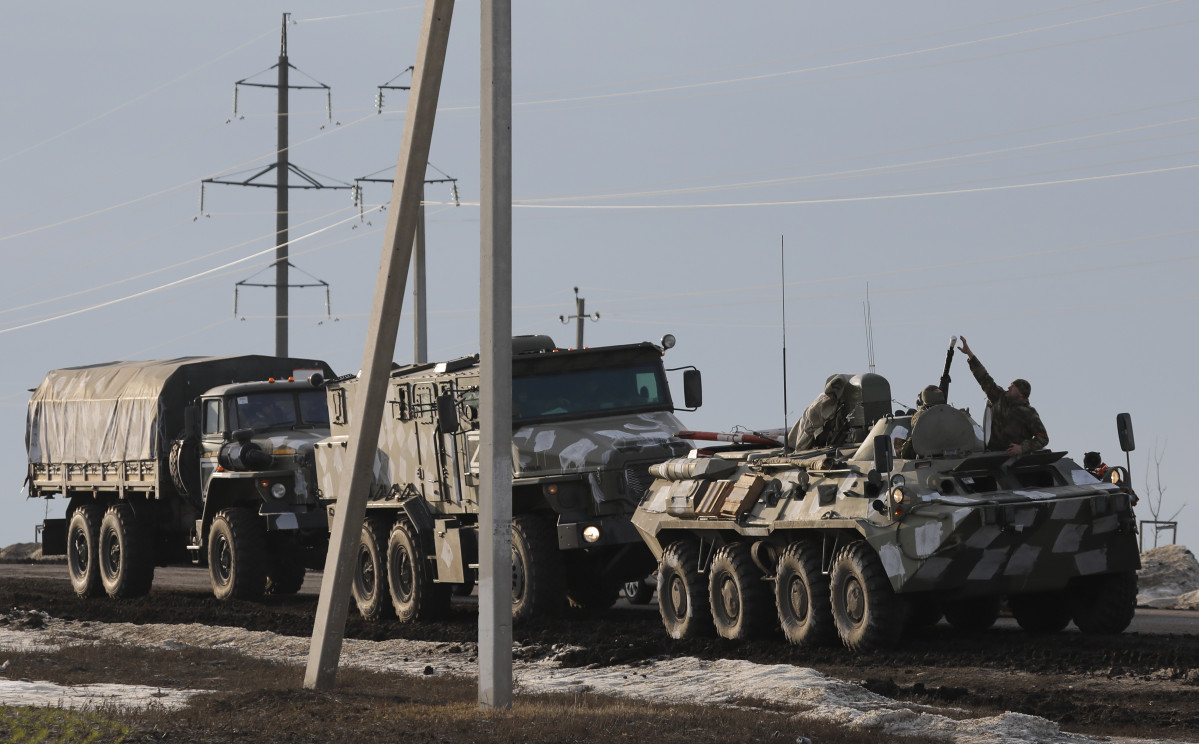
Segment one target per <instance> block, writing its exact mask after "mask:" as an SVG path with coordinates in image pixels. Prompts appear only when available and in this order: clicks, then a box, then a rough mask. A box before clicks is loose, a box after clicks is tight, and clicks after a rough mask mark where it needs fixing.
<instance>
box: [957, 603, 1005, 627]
mask: <svg viewBox="0 0 1199 744" xmlns="http://www.w3.org/2000/svg"><path fill="white" fill-rule="evenodd" d="M1002 605H1003V598H1002V597H970V598H969V599H959V600H956V601H954V602H950V603H948V604H946V605H945V621H946V622H948V623H949V624H950V625H952V626H953V627H955V628H957V629H958V630H964V631H966V632H977V631H980V630H986V629H987V628H990V627H991V626H992V625H994V624H995V621H996V620H998V619H999V609H1000V607H1001V606H1002Z"/></svg>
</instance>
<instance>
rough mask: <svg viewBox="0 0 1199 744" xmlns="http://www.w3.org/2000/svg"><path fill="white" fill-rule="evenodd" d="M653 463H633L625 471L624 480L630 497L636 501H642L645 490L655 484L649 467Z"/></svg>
mask: <svg viewBox="0 0 1199 744" xmlns="http://www.w3.org/2000/svg"><path fill="white" fill-rule="evenodd" d="M650 464H651V463H648V462H638V463H632V464H630V465H628V466H626V467H625V469H624V480H625V483H626V484H628V487H629V495H630V496H632V497H633V498H634V499H640V498H641V495H642V494H644V493H645V489H647V488H649V485H650V484H651V483H653V482H654V477H653V476H652V475H650V474H649V466H650Z"/></svg>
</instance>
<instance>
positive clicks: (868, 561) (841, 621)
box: [829, 540, 903, 651]
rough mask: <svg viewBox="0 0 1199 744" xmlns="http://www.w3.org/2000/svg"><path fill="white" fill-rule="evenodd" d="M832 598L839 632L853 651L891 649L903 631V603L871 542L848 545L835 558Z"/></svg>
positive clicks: (831, 582)
mask: <svg viewBox="0 0 1199 744" xmlns="http://www.w3.org/2000/svg"><path fill="white" fill-rule="evenodd" d="M829 597H830V600H831V603H832V608H833V621H834V623H835V624H836V626H837V635H838V636H840V637H841V642H842V643H843V644H845V647H846V648H848V649H850V650H851V651H866V650H869V649H886V648H892V647H894V646H895V644H896V643H897V642H898V640H899V637H900V634H901V633H902V632H903V617H902V613H901V609H902V608H901V605H900V602H899V600H898V599H897V598H896V596H895V592H894V591H893V590H892V589H891V581H890V579H888V578H887V572H886V570H885V569H884V568H883V564H882V561H880V560H879V557H878V555H877V554H876V553H875V552H874V549H873V548H872V547H870V544H869V543H867V542H865V541H861V540H859V541H857V542H854V543H851V544H849V545H846V546H845V547H844V548H842V549H841V550H840V551H839V552H838V553H837V557H836V558H834V559H833V570H832V573H831V574H830V575H829Z"/></svg>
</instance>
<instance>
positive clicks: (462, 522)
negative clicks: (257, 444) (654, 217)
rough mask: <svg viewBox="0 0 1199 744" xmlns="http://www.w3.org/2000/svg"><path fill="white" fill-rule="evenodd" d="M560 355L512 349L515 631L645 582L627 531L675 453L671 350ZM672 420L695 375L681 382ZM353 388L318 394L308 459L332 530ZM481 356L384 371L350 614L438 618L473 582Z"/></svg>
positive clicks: (694, 390)
mask: <svg viewBox="0 0 1199 744" xmlns="http://www.w3.org/2000/svg"><path fill="white" fill-rule="evenodd" d="M673 343H674V341H673V337H670V336H667V337H666V338H664V339H663V342H662V345H661V346H658V345H655V344H652V343H648V342H647V343H638V344H629V345H620V346H603V347H592V348H585V349H560V348H558V347H557V346H556V345H555V344H554V342H553V339H551V338H549V337H548V336H527V337H525V336H522V337H517V338H515V339H513V359H512V395H513V398H512V416H513V422H512V426H513V434H512V466H513V472H512V561H513V569H512V579H513V586H512V613H513V618H514V619H515V620H518V621H521V620H525V619H528V618H530V617H533V616H537V615H552V614H554V613H555V612H557V611H558V610H559V609H560V608H561V607H563V606H565V605H566V604H567V601H568V599H569V602H570V603H573V604H575V605H577V606H580V607H584V608H595V607H607V606H609V605H610V604H611V603H612V602H613V601H614V600H615V599H616V596H617V593H618V592H619V589H620V587H621V585H622V584H623V583H624V582H625V581H628V580H632V579H638V578H641V577H643V576H645V575H647V574H648V573H650V571H651V570H652V569H653V565H654V558H653V556H652V555H651V554H650V552H649V550H648V549H647V548H646V547H645V545H644V543H642V541H641V539H640V537H639V536H638V534H637V531H636V530H634V529H633V527H632V526H631V525H630V524H629V517H630V516H631V515H632V513H633V509H634V508H635V507H636V505H637V502H638V500H639V499H640V497H641V494H642V492H643V491H644V490H645V487H646V486H647V485H649V482H650V480H651V479H650V477H649V466H650V465H652V464H654V463H657V462H661V461H663V460H667V459H669V458H672V457H678V456H680V455H683V454H685V453H686V452H687V451H688V450H689V448H690V446H689V445H688V444H687V443H686V442H684V441H683V440H681V439H679V438H677V437H676V436H674V433H675V432H677V431H678V430H679V429H681V428H682V427H681V425H680V423H679V420H678V419H677V418H676V417H675V415H674V411H675V405H674V401H673V399H672V397H671V392H670V387H669V385H668V382H667V375H666V372H667V370H666V369H665V368H664V366H663V363H662V357H663V355H664V354H665V353H666V350H667V349H668V348H670V347H671V346H672V345H673ZM683 377H684V389H685V400H686V406H687V407H688V408H690V409H694V408H695V407H697V406H699V405H700V402H701V401H700V398H701V390H700V378H699V371H698V370H695V369H693V368H689V369H687V370H685V371H684V376H683ZM358 388H359V381H358V379H357V378H354V377H350V378H343V379H338V380H336V381H334V382H333V383H331V384H330V385H329V387H328V393H329V410H330V415H331V428H332V435H331V436H330V438H329V439H328V440H326V441H324V442H321V443H319V444H318V445H317V450H316V461H317V474H318V478H319V482H320V490H321V496H322V498H324V499H326V500H328V502H329V509H330V521H332V511H333V509H334V507H335V499H336V497H337V495H338V494H340V493H342V490H343V489H344V488H346V487H347V483H346V480H347V479H348V477H349V469H348V462H347V459H348V456H347V454H346V453H347V442H348V436H349V423H350V422H349V412H350V411H351V410H352V409H353V406H352V404H353V401H354V399H355V396H357V395H358V394H359V392H358ZM478 408H479V357H478V355H477V354H476V355H472V356H466V357H461V358H458V359H453V360H450V361H446V362H440V363H429V364H413V365H408V366H405V367H400V368H398V369H394V370H393V371H392V373H391V377H390V380H389V382H388V393H387V411H386V412H385V413H384V419H383V423H382V430H381V432H380V435H379V448H378V453H377V455H376V460H375V464H374V477H373V479H372V480H373V482H372V486H371V493H370V500H369V502H368V504H367V513H366V519H365V521H364V523H363V526H362V539H361V545H360V550H359V554H358V560H357V564H356V570H355V577H354V583H353V589H352V593H353V596H354V600H355V602H356V603H357V606H358V610H359V612H360V613H361V615H362V616H363V617H364V618H366V619H368V620H373V619H377V618H380V617H383V616H385V615H387V616H390V615H395V616H396V617H398V618H399V619H400V620H401V621H410V620H414V619H420V618H429V617H436V616H437V615H439V614H442V613H444V612H445V611H446V610H447V609H448V607H449V600H450V595H451V592H452V591H453V590H455V589H458V590H459V591H465V592H469V591H470V590H471V588H472V586H473V584H474V582H475V581H477V569H478V533H479V462H478V457H479V432H478V417H479V413H478Z"/></svg>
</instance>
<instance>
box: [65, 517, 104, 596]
mask: <svg viewBox="0 0 1199 744" xmlns="http://www.w3.org/2000/svg"><path fill="white" fill-rule="evenodd" d="M103 516H104V512H103V510H102V509H101V508H100V505H99V504H93V503H87V504H82V505H80V506H78V507H76V508H75V509H74V510H73V511H72V512H71V521H70V523H69V524H68V525H67V572H68V573H69V574H70V575H71V588H72V589H74V590H75V594H77V595H79V596H80V597H82V598H84V599H87V598H90V597H99V596H100V595H101V594H103V593H104V585H103V584H101V583H100V564H99V560H100V559H99V552H98V550H97V548H96V544H97V543H98V542H99V540H100V520H101V519H102V518H103Z"/></svg>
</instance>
